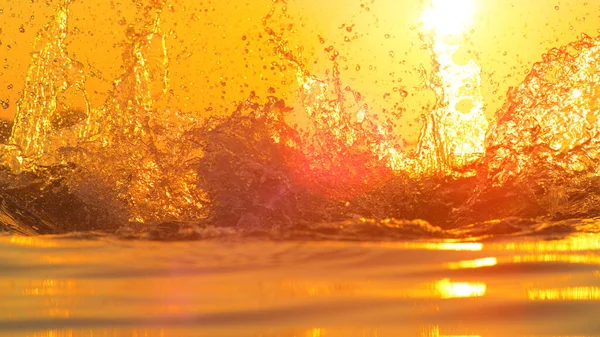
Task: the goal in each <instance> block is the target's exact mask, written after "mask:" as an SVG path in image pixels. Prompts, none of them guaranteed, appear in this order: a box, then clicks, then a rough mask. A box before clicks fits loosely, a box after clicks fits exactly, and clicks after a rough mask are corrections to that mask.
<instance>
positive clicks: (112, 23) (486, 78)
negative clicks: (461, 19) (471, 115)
mask: <svg viewBox="0 0 600 337" xmlns="http://www.w3.org/2000/svg"><path fill="white" fill-rule="evenodd" d="M145 1H146V2H147V1H148V0H145ZM145 1H140V2H141V3H144V2H145ZM473 1H474V3H475V4H476V7H477V10H476V12H475V17H474V18H473V24H472V27H471V31H470V32H468V33H467V34H465V36H464V41H463V46H464V47H463V49H462V50H461V52H462V53H463V54H464V55H467V56H466V57H472V58H473V59H474V60H475V61H476V62H477V63H478V64H479V65H480V66H481V68H482V72H483V74H482V91H483V95H484V97H485V109H486V115H487V116H492V115H493V114H494V112H495V111H496V110H497V109H498V108H499V107H500V106H501V105H502V103H503V101H504V97H505V94H506V91H507V89H508V87H509V86H514V85H517V84H518V83H519V82H520V81H521V80H522V79H523V78H524V77H525V75H526V71H527V70H528V69H530V68H531V65H532V64H533V62H536V61H538V60H540V59H541V54H542V53H543V52H545V51H546V50H548V49H549V48H552V47H558V46H561V45H564V44H566V43H569V42H571V41H574V40H576V39H577V38H578V37H579V36H580V34H582V33H586V34H588V35H591V36H596V35H598V34H599V28H600V6H598V5H597V4H594V1H590V0H587V1H584V0H578V1H564V0H563V1H548V0H514V1H509V0H473ZM57 3H58V2H57V0H48V1H36V2H30V1H23V0H4V1H2V4H0V65H1V67H0V100H2V101H7V100H8V102H9V106H8V108H7V109H3V108H2V107H0V118H5V119H11V118H13V117H14V115H15V113H16V101H17V100H18V99H19V97H20V94H21V91H22V89H23V84H24V82H25V76H26V72H27V67H28V65H29V61H30V53H31V52H32V51H34V46H33V41H34V38H35V35H36V32H37V31H39V30H40V29H41V27H42V26H43V25H44V24H45V23H47V22H48V21H49V20H50V16H51V15H52V13H53V11H54V8H55V6H56V4H57ZM427 4H429V0H413V1H398V0H362V1H361V0H356V1H354V0H330V1H317V0H289V2H288V4H287V8H286V13H287V14H288V15H289V18H288V19H276V18H275V19H272V20H271V21H270V23H269V25H271V26H273V27H276V26H279V25H288V24H292V26H290V28H291V29H290V30H289V31H288V32H287V33H286V36H285V38H287V39H289V40H290V46H291V47H293V48H294V49H296V47H301V48H303V53H302V55H303V58H304V61H305V63H306V66H307V68H308V69H309V70H310V71H311V72H313V73H314V74H315V75H317V76H321V77H323V76H325V71H326V70H327V69H331V66H332V63H331V62H330V61H329V60H328V53H327V52H326V51H325V50H324V49H325V48H326V47H328V46H334V47H335V48H336V49H337V50H339V52H340V58H339V59H338V61H339V62H340V70H341V78H342V80H343V82H344V84H347V85H350V86H351V87H352V88H353V89H354V90H357V91H359V92H360V93H361V94H362V96H363V97H364V98H365V101H366V102H367V103H368V104H369V105H370V107H371V111H372V112H377V111H379V110H382V109H387V110H392V109H393V107H394V105H395V104H396V103H398V102H400V103H401V104H400V106H401V107H403V108H405V109H406V112H405V113H404V114H403V115H402V116H400V117H397V118H398V122H399V125H400V128H399V132H401V133H402V134H403V135H404V136H405V137H406V138H407V139H408V140H409V141H410V142H413V141H414V140H415V139H416V136H417V134H418V131H419V126H420V124H419V122H415V120H416V118H417V117H418V116H419V115H420V114H422V113H424V112H426V109H427V108H425V109H424V108H423V107H426V106H431V105H432V104H433V98H434V97H433V94H432V93H431V92H430V91H429V90H426V89H422V88H420V86H421V84H422V83H423V78H422V71H423V70H424V71H426V72H429V71H430V69H431V61H430V58H429V55H428V53H427V51H426V50H423V49H422V45H423V43H422V41H421V40H420V39H419V38H418V34H419V31H420V28H419V19H420V15H421V14H422V13H423V11H424V10H425V8H426V7H427ZM272 6H273V0H251V1H250V0H248V1H206V0H167V6H166V7H167V8H166V9H165V11H164V13H162V15H161V18H162V21H163V24H162V26H161V27H162V32H163V33H164V34H165V35H166V36H167V44H168V51H169V58H170V73H171V85H170V88H171V89H172V93H171V97H170V104H171V105H172V106H174V107H176V108H179V109H181V110H184V111H198V114H200V115H206V112H205V111H206V109H209V108H212V110H209V111H212V112H211V113H219V114H225V113H227V112H230V111H231V109H233V107H235V105H236V104H235V102H237V101H239V100H243V99H245V98H246V97H248V95H249V93H250V91H255V92H256V94H257V95H259V96H267V95H270V94H271V93H270V92H272V91H273V90H274V91H275V93H274V95H276V96H278V97H281V98H284V99H285V100H286V102H287V103H288V105H291V106H294V107H296V109H301V107H300V106H299V105H298V103H297V100H298V99H297V97H296V88H297V86H296V83H295V77H294V76H295V75H294V71H293V69H290V68H288V69H286V70H283V71H282V70H281V69H280V68H279V67H278V66H277V67H275V69H274V70H271V69H270V68H271V67H272V65H271V64H272V63H273V62H276V63H277V65H281V64H282V63H281V60H279V59H278V57H277V56H275V55H274V54H273V52H272V45H270V44H268V43H267V42H266V40H267V37H266V36H265V35H266V34H264V27H263V24H262V18H263V17H264V16H265V15H266V14H267V13H268V12H269V10H270V8H271V7H272ZM278 13H279V12H278ZM136 19H137V20H139V19H140V12H139V10H137V7H136V2H135V1H130V0H122V1H116V0H111V1H109V0H106V1H83V0H74V1H73V3H72V5H71V6H70V21H69V27H70V37H69V40H68V43H67V51H68V53H69V55H70V57H71V58H73V59H76V60H78V61H80V62H82V63H83V64H84V65H85V66H86V71H87V72H88V75H89V74H91V73H92V72H93V73H95V74H101V76H88V80H87V82H86V88H87V90H88V95H89V96H90V100H91V103H92V106H93V107H98V106H100V105H101V104H103V102H104V101H105V100H106V98H107V95H108V91H109V90H110V89H111V85H112V81H113V80H114V79H115V78H116V77H117V76H118V75H119V74H120V72H121V69H120V65H121V64H122V61H121V49H122V47H121V46H120V45H119V43H120V42H121V41H123V40H124V37H125V34H124V32H125V29H126V27H127V26H128V25H130V24H134V25H136ZM138 25H139V23H138ZM343 25H344V27H342V26H343ZM340 27H342V28H340ZM347 27H351V29H350V30H351V31H349V30H348V29H347ZM260 34H263V37H262V38H260V37H259V35H260ZM319 36H320V37H322V38H323V39H324V43H323V44H321V43H320V41H319ZM346 38H347V40H348V41H349V42H346V41H345V40H346ZM270 88H272V89H270ZM401 90H405V91H406V92H407V93H408V97H407V98H406V100H404V101H403V99H402V97H401V96H400V94H399V92H400V91H401ZM388 93H389V95H386V94H388Z"/></svg>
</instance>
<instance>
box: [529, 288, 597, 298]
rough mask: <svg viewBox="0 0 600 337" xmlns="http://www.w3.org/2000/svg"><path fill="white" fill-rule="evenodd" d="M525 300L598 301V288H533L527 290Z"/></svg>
mask: <svg viewBox="0 0 600 337" xmlns="http://www.w3.org/2000/svg"><path fill="white" fill-rule="evenodd" d="M527 298H528V299H529V300H531V301H559V300H568V301H590V300H593V301H599V300H600V287H569V288H550V289H536V288H534V289H529V290H527Z"/></svg>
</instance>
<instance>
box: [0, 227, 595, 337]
mask: <svg viewBox="0 0 600 337" xmlns="http://www.w3.org/2000/svg"><path fill="white" fill-rule="evenodd" d="M597 221H598V220H595V222H596V224H598V223H599V222H597ZM0 257H1V259H0V261H1V262H0V271H1V273H0V331H2V336H282V337H283V336H285V337H288V336H289V337H292V336H436V337H437V336H486V337H487V336H600V322H599V321H598V319H597V318H598V317H599V315H600V236H599V235H598V234H593V233H572V234H562V235H553V236H548V235H546V236H523V237H508V238H503V239H493V240H490V239H487V240H483V241H468V242H465V241H459V240H411V241H393V242H390V241H387V242H385V241H379V242H373V241H370V242H369V241H363V242H356V241H354V242H352V241H339V240H338V241H330V240H318V241H317V240H289V241H283V240H268V239H264V238H254V239H252V238H245V239H240V238H232V237H228V238H227V237H222V238H218V239H207V240H202V241H184V242H155V241H143V240H122V239H117V238H116V237H114V236H110V235H106V234H101V233H87V234H71V235H63V236H36V237H24V236H14V235H5V236H2V237H0Z"/></svg>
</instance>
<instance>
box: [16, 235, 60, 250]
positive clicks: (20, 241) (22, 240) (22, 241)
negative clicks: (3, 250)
mask: <svg viewBox="0 0 600 337" xmlns="http://www.w3.org/2000/svg"><path fill="white" fill-rule="evenodd" d="M10 243H13V244H15V245H19V246H31V247H56V246H58V244H57V243H56V242H54V241H51V240H47V239H43V238H40V237H32V236H17V235H13V236H11V237H10Z"/></svg>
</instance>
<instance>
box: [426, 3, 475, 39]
mask: <svg viewBox="0 0 600 337" xmlns="http://www.w3.org/2000/svg"><path fill="white" fill-rule="evenodd" d="M474 12H475V4H474V2H473V0H431V4H430V6H429V8H427V9H426V10H425V12H424V13H423V16H422V17H421V21H422V23H423V26H424V28H425V29H426V30H428V31H433V32H435V33H436V34H437V35H439V36H445V35H456V34H460V33H462V32H463V31H464V30H465V29H466V28H467V27H468V26H469V25H470V24H471V20H472V17H473V14H474Z"/></svg>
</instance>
